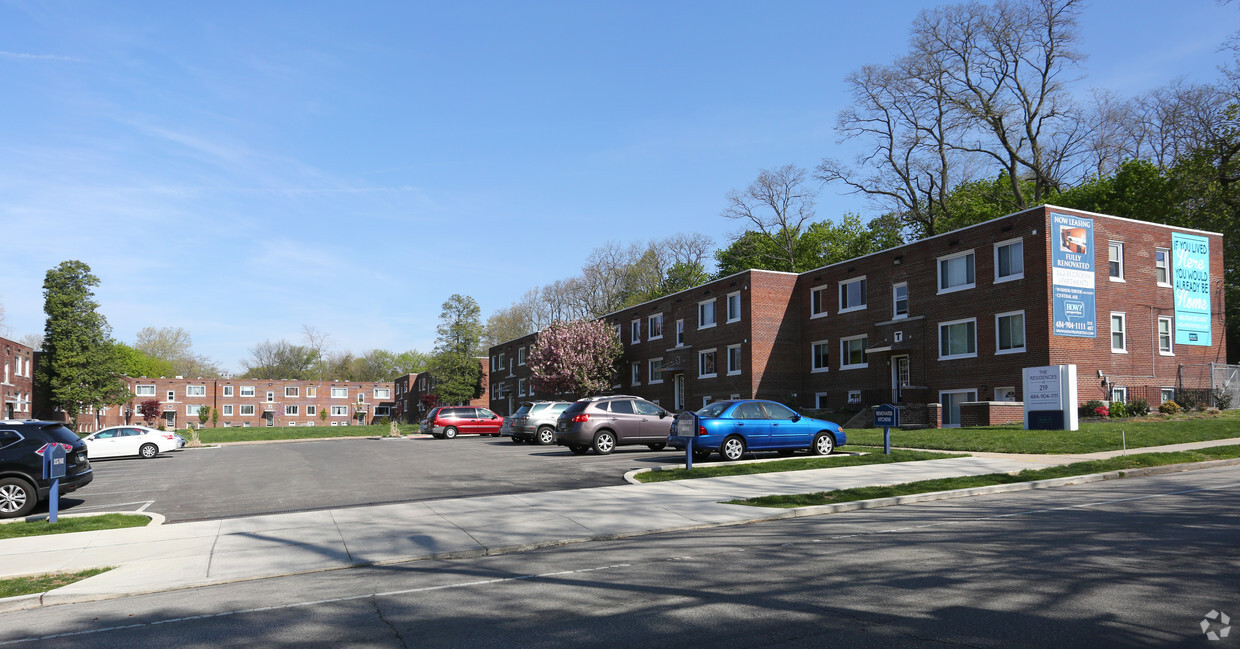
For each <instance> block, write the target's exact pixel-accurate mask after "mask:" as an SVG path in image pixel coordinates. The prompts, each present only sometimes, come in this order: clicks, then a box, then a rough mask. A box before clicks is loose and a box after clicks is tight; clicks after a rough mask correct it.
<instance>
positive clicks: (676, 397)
mask: <svg viewBox="0 0 1240 649" xmlns="http://www.w3.org/2000/svg"><path fill="white" fill-rule="evenodd" d="M684 409H685V375H684V374H677V375H675V376H673V377H672V410H674V411H676V412H680V411H681V410H684Z"/></svg>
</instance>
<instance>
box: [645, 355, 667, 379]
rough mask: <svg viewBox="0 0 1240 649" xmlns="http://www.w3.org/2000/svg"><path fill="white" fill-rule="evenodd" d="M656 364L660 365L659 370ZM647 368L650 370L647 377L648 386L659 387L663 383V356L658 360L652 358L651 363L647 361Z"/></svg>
mask: <svg viewBox="0 0 1240 649" xmlns="http://www.w3.org/2000/svg"><path fill="white" fill-rule="evenodd" d="M655 363H658V364H659V365H658V367H657V368H656V367H655ZM646 367H647V368H648V369H647V375H646V376H647V379H646V383H647V384H649V385H658V384H660V383H662V382H663V357H662V356H660V357H658V358H652V359H650V360H649V361H647V363H646Z"/></svg>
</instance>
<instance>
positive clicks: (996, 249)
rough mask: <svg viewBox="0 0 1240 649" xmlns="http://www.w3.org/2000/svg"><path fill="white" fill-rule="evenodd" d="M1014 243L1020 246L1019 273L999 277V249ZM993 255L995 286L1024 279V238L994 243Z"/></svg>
mask: <svg viewBox="0 0 1240 649" xmlns="http://www.w3.org/2000/svg"><path fill="white" fill-rule="evenodd" d="M1016 243H1019V244H1020V272H1019V273H1012V274H1011V275H1007V276H1005V277H1000V276H999V249H1000V248H1003V247H1006V246H1010V245H1012V244H1016ZM994 255H995V256H994V262H995V284H1002V283H1004V282H1011V281H1015V280H1018V279H1024V278H1025V238H1024V237H1016V238H1015V239H1008V240H1006V241H999V242H997V243H995V244H994ZM975 276H976V275H975Z"/></svg>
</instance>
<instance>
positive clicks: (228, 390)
mask: <svg viewBox="0 0 1240 649" xmlns="http://www.w3.org/2000/svg"><path fill="white" fill-rule="evenodd" d="M220 390H222V393H221V394H220V396H221V397H231V396H233V386H231V385H222V386H220Z"/></svg>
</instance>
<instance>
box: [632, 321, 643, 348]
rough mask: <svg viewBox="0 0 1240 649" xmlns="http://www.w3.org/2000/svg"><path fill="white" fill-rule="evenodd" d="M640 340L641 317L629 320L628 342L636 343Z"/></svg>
mask: <svg viewBox="0 0 1240 649" xmlns="http://www.w3.org/2000/svg"><path fill="white" fill-rule="evenodd" d="M641 341H642V319H641V318H637V319H636V320H630V321H629V344H630V345H636V344H638V343H640V342H641Z"/></svg>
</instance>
